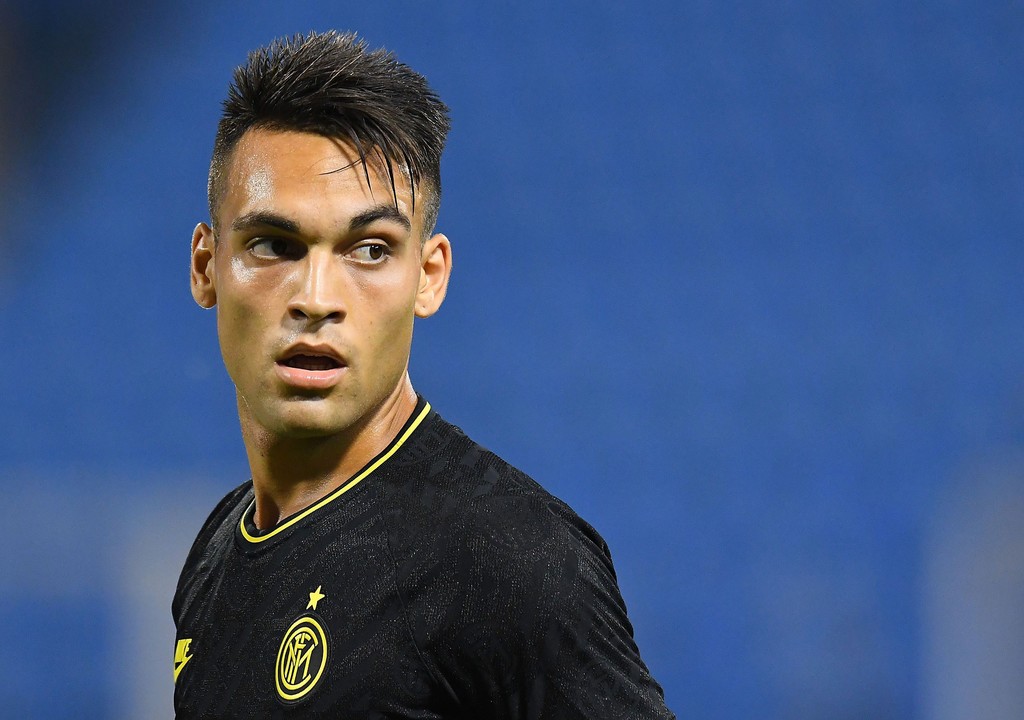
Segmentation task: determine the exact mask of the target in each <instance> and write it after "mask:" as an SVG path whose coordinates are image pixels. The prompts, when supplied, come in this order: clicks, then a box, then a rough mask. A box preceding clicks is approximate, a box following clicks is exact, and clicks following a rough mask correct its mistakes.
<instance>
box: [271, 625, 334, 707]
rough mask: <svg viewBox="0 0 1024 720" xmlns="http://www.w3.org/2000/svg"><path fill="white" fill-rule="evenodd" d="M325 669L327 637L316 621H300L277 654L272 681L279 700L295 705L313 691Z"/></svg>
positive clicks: (291, 628) (289, 633) (285, 636)
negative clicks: (275, 686)
mask: <svg viewBox="0 0 1024 720" xmlns="http://www.w3.org/2000/svg"><path fill="white" fill-rule="evenodd" d="M325 667H327V634H326V633H325V632H324V629H323V627H322V626H321V625H320V623H319V622H317V620H316V618H314V617H312V616H310V615H306V616H304V617H300V618H299V619H298V620H296V621H295V622H293V623H292V626H291V627H290V628H288V632H286V633H285V634H284V640H282V641H281V649H280V650H278V651H277V665H276V669H275V672H274V681H275V683H276V684H277V694H278V695H280V696H281V699H282V700H286V701H288V702H294V701H296V700H299V699H301V698H303V697H305V696H306V694H307V693H309V691H310V690H312V689H313V688H314V687H316V684H317V682H319V680H320V676H321V675H323V674H324V668H325Z"/></svg>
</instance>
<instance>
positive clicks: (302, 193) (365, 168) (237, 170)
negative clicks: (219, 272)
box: [219, 128, 422, 222]
mask: <svg viewBox="0 0 1024 720" xmlns="http://www.w3.org/2000/svg"><path fill="white" fill-rule="evenodd" d="M368 160H369V162H368V163H364V161H363V160H362V159H361V158H360V157H359V152H358V151H357V150H356V148H355V147H354V146H353V145H352V144H351V143H348V142H346V141H344V140H340V139H338V138H331V137H325V136H323V135H316V134H313V133H305V132H294V131H278V130H267V129H262V128H259V129H253V130H249V131H247V132H246V133H245V134H244V135H243V136H242V138H241V139H240V140H239V141H238V144H237V145H236V146H235V149H234V151H233V152H232V154H231V157H230V161H229V163H228V167H227V172H226V178H225V180H226V182H225V184H224V197H223V199H222V203H221V209H220V212H219V215H220V216H221V217H220V218H219V219H228V218H230V217H235V216H238V215H240V214H244V213H247V212H252V211H254V210H261V209H266V210H270V209H273V210H276V211H281V210H291V211H293V212H297V213H301V214H309V213H312V214H320V215H326V216H331V215H337V214H339V213H340V214H346V213H347V212H349V211H351V212H352V213H356V212H359V210H360V208H364V207H366V206H367V205H377V204H381V203H389V204H394V203H395V201H396V198H397V206H398V209H399V210H400V211H401V212H402V213H404V214H406V215H407V216H408V217H409V218H410V219H413V220H414V222H415V218H414V216H413V212H412V206H413V203H412V192H411V185H410V182H409V178H408V176H407V173H406V172H404V171H403V169H402V168H401V167H400V166H399V165H398V164H396V163H392V168H393V170H394V180H395V182H394V188H392V184H391V180H390V178H389V177H388V174H387V170H386V167H385V164H384V161H383V159H382V158H381V156H380V154H379V153H375V152H371V153H369V154H368ZM367 176H368V177H369V181H367ZM419 194H420V193H417V195H419ZM417 200H419V198H418V197H417ZM421 205H422V203H421V202H416V215H419V214H420V211H421ZM339 220H341V218H339Z"/></svg>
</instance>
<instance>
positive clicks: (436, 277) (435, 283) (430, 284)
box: [416, 234, 452, 318]
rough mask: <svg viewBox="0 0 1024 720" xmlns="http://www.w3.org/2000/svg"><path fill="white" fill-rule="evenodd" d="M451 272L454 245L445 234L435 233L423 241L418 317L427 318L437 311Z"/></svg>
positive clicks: (417, 299)
mask: <svg viewBox="0 0 1024 720" xmlns="http://www.w3.org/2000/svg"><path fill="white" fill-rule="evenodd" d="M451 274H452V245H451V243H450V242H449V241H448V238H446V237H445V236H444V235H441V234H437V235H434V236H433V237H432V238H430V239H429V240H427V241H426V242H425V243H423V254H422V263H421V265H420V284H419V288H418V289H417V292H416V317H421V318H427V317H430V316H431V315H433V314H434V313H436V312H437V310H438V308H440V307H441V303H442V302H444V296H445V293H447V291H448V279H449V278H450V277H451Z"/></svg>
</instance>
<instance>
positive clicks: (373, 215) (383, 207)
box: [231, 203, 412, 234]
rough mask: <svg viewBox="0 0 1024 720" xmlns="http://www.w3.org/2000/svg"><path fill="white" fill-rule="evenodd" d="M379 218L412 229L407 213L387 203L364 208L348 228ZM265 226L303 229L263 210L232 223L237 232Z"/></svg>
mask: <svg viewBox="0 0 1024 720" xmlns="http://www.w3.org/2000/svg"><path fill="white" fill-rule="evenodd" d="M378 220H387V221H390V222H394V223H398V224H399V225H401V226H402V227H404V228H405V229H406V230H412V221H411V220H409V218H408V217H407V216H406V215H405V213H403V212H402V211H401V210H399V209H398V208H396V207H395V206H394V205H388V204H386V203H381V204H380V205H374V206H373V207H371V208H369V209H368V210H364V211H363V212H361V213H359V214H358V215H356V216H355V217H354V218H352V219H351V220H349V222H348V229H349V231H350V232H351V231H354V230H361V229H363V228H365V227H367V226H368V225H372V224H373V223H375V222H377V221H378ZM263 227H272V228H277V229H278V230H284V231H285V232H290V233H295V234H299V233H300V231H301V228H300V226H299V224H298V223H297V222H295V221H294V220H292V219H290V218H286V217H284V216H283V215H278V214H277V213H273V212H266V211H262V210H257V211H255V212H251V213H246V214H245V215H242V216H241V217H238V218H235V221H234V222H232V223H231V229H232V230H234V231H236V232H237V231H242V230H253V229H255V228H263Z"/></svg>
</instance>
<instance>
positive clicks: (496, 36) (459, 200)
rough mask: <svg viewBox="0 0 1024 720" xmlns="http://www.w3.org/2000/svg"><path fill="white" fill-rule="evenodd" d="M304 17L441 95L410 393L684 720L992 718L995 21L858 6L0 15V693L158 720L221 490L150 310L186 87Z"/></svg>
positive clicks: (1005, 268)
mask: <svg viewBox="0 0 1024 720" xmlns="http://www.w3.org/2000/svg"><path fill="white" fill-rule="evenodd" d="M328 28H339V29H351V30H356V31H358V32H360V33H361V34H362V35H363V36H364V37H366V38H367V39H368V41H369V43H370V44H371V46H374V47H377V46H382V45H383V46H386V47H388V48H389V49H391V50H393V51H395V53H396V54H397V55H398V57H399V58H400V59H402V60H403V61H404V62H406V63H408V64H409V65H411V66H412V67H414V68H416V69H417V70H419V71H420V72H422V73H423V74H425V75H426V76H427V77H428V78H429V80H430V81H431V83H432V85H433V86H434V87H435V89H436V90H437V91H438V92H439V93H440V94H441V96H442V97H443V98H444V99H445V100H446V102H447V103H448V104H449V105H450V106H451V108H452V117H453V124H454V129H453V131H452V134H451V138H450V142H449V146H448V150H447V153H446V156H445V160H444V165H443V179H444V195H445V196H444V203H443V205H442V209H441V215H440V220H439V229H440V230H441V231H443V232H445V233H446V234H447V235H448V236H449V237H450V238H451V239H452V241H453V243H454V252H455V273H454V277H453V284H452V286H451V289H450V292H449V296H448V299H447V301H446V304H445V306H444V308H443V309H442V311H441V313H440V314H439V315H438V316H437V317H435V318H433V319H431V320H428V321H425V322H421V323H420V324H419V325H418V326H417V330H416V334H417V337H416V340H415V343H414V349H413V360H412V375H413V381H414V384H415V385H416V387H417V389H418V390H419V391H420V392H422V393H423V394H425V395H426V396H427V397H428V399H430V400H431V402H432V403H433V404H434V405H435V407H436V408H437V409H438V410H439V411H440V412H441V413H442V414H443V415H444V416H445V417H447V418H448V419H450V420H452V421H454V422H456V423H457V424H459V425H461V426H462V427H464V428H465V429H466V430H467V431H468V432H469V433H470V434H471V435H472V436H473V437H475V438H476V439H477V440H478V441H480V442H481V443H483V444H484V445H487V446H488V447H490V448H491V449H493V450H495V451H497V452H498V453H499V454H501V455H503V456H504V457H505V458H506V459H508V460H510V461H511V462H513V463H514V464H517V465H519V466H520V467H522V468H523V469H524V470H526V471H527V472H529V473H530V474H532V475H533V476H534V477H536V478H537V479H538V480H540V481H541V482H542V483H543V484H544V485H545V486H547V487H548V488H549V489H550V490H551V491H552V492H554V493H555V494H557V495H559V496H561V497H562V498H564V499H565V500H567V501H568V502H569V503H570V504H571V505H573V507H575V508H576V510H577V511H578V512H580V514H582V515H583V516H584V517H585V518H587V519H588V520H589V521H590V522H591V523H592V524H594V525H595V526H596V527H597V528H598V529H599V531H600V532H601V533H602V534H603V535H604V537H605V538H606V540H607V541H608V543H609V545H610V547H611V549H612V553H613V557H614V559H615V561H616V566H617V569H618V573H619V579H620V584H621V587H622V591H623V594H624V596H625V599H626V602H627V605H628V607H629V611H630V614H631V617H632V618H633V620H634V624H635V627H636V635H637V639H638V643H639V645H640V647H641V650H642V653H643V656H644V658H645V660H646V661H647V663H648V665H649V666H650V668H651V670H652V672H653V674H654V675H655V677H656V678H657V679H658V680H659V681H660V682H661V683H662V685H663V686H664V688H665V693H666V698H667V700H668V702H669V705H670V706H671V707H672V708H673V709H674V710H675V711H676V712H677V713H679V715H680V717H701V718H743V717H760V718H769V719H771V718H830V719H839V720H841V719H842V718H868V717H870V718H926V717H928V718H944V717H960V716H962V717H968V716H969V717H983V716H986V715H985V713H984V708H989V707H994V708H995V709H994V710H992V712H993V713H995V714H994V715H993V717H996V716H1002V717H1013V716H1014V715H1013V713H1012V712H1011V714H1005V715H1000V713H1002V712H1006V708H1011V709H1017V710H1019V709H1020V708H1024V700H1022V699H1021V691H1019V690H1013V689H1010V688H1008V687H1006V686H1004V685H1002V684H1000V683H998V682H995V681H991V682H989V681H986V679H985V678H986V677H987V676H986V674H985V670H984V663H985V662H986V661H987V662H990V663H996V662H997V660H998V663H999V665H1000V667H1004V668H1005V667H1007V666H1008V667H1009V668H1011V669H1012V670H1013V672H1015V673H1016V677H1017V678H1018V682H1017V685H1019V684H1020V683H1019V678H1020V677H1021V676H1022V675H1021V673H1024V648H1022V646H1024V639H1021V640H1020V641H1010V640H1005V639H1003V638H1002V636H1004V635H1006V636H1014V635H1013V633H1014V632H1017V630H1016V629H1015V628H1020V621H1017V624H1016V625H1013V624H1012V617H1013V616H1014V615H1015V614H1016V615H1021V614H1024V613H1022V612H1021V611H1022V610H1024V606H1022V605H1021V604H1020V602H1019V600H1024V593H1022V592H1021V590H1020V588H1021V587H1024V581H1022V582H1020V583H1018V582H1016V581H1015V580H1014V579H1015V578H1024V574H1015V573H1017V572H1018V570H1017V569H1018V568H1020V567H1024V559H1022V558H1024V552H1022V548H1024V538H1022V534H1024V530H1017V529H1015V528H1017V527H1024V522H1022V523H1020V524H1019V525H1018V524H1017V522H1016V518H1017V517H1018V516H1017V515H1013V514H1012V513H1011V515H1010V516H1007V517H1010V519H1009V520H1006V521H1005V522H1004V524H1003V525H999V523H998V522H997V521H996V520H993V518H994V517H996V515H998V512H1002V511H1001V510H999V509H1000V508H1006V507H1010V508H1016V507H1017V506H1018V504H1019V503H1018V500H1019V499H1020V497H1021V496H1022V495H1024V491H1022V490H1021V478H1022V477H1024V473H1022V472H1020V468H1021V467H1022V464H1021V462H1020V460H1019V455H1018V452H1019V448H1020V447H1021V441H1022V431H1024V382H1022V373H1021V369H1022V360H1021V358H1024V288H1022V283H1021V282H1020V277H1021V268H1022V261H1024V245H1022V243H1021V237H1020V235H1021V233H1020V229H1021V226H1022V221H1024V196H1022V179H1024V165H1022V163H1024V133H1022V127H1024V125H1022V120H1024V117H1022V113H1024V83H1022V81H1021V70H1022V67H1024V65H1022V60H1024V9H1022V6H1021V5H1020V4H1019V3H981V2H952V1H951V2H907V3H895V2H878V1H870V0H869V1H867V2H861V3H850V4H831V3H829V4H823V3H815V2H810V1H809V0H794V1H792V2H772V3H767V2H766V3H742V2H741V3H728V2H726V3H721V2H714V3H713V2H692V3H670V2H647V3H633V4H626V3H617V2H609V1H603V2H581V1H573V2H561V3H541V2H532V1H531V2H516V3H507V2H496V3H486V4H485V3H469V2H466V3H457V2H432V3H425V2H413V1H411V0H410V1H405V0H395V1H394V2H382V3H375V4H355V3H338V2H330V3H328V2H308V3H294V4H292V3H287V4H286V3H271V2H208V1H207V2H199V1H198V0H192V1H187V2H178V3H174V4H171V3H148V4H140V5H139V6H138V7H133V8H131V9H126V8H125V7H122V5H121V4H120V3H115V2H113V1H112V0H107V1H106V2H103V1H101V2H94V3H91V4H89V5H88V7H86V5H85V4H81V3H70V2H64V1H62V0H42V1H40V0H35V1H34V2H28V1H27V0H15V2H13V4H11V3H10V2H8V4H7V5H5V6H3V7H2V8H0V66H2V69H0V83H2V84H0V92H2V95H0V105H2V106H3V110H0V132H2V133H3V137H2V138H0V139H2V145H3V146H4V149H3V150H2V151H0V189H2V195H0V197H2V198H3V201H2V202H0V222H2V227H3V228H4V230H3V232H2V233H0V368H2V369H3V372H2V373H0V403H2V404H0V407H2V408H3V418H4V420H3V428H4V432H3V433H2V434H0V483H2V485H0V487H3V488H4V491H5V494H6V495H7V502H6V503H5V508H4V510H3V514H2V515H0V518H2V520H3V524H4V526H5V527H6V528H7V532H8V541H7V548H8V549H7V550H6V551H5V553H4V556H5V557H4V559H3V560H0V637H2V638H3V642H2V643H0V707H3V708H8V709H12V710H11V712H13V714H12V715H10V716H11V717H26V718H35V717H38V718H59V717H75V718H107V717H157V716H169V715H170V714H171V713H170V705H169V702H170V701H169V697H170V680H171V671H170V669H171V658H172V654H173V628H172V627H171V624H170V619H169V603H170V593H171V591H172V589H173V584H174V581H175V579H176V573H177V570H178V566H179V565H180V563H181V561H182V560H183V558H184V554H185V552H186V551H187V549H188V545H189V543H190V541H191V538H192V536H193V535H194V533H195V531H196V530H197V528H198V526H199V524H200V523H201V522H202V519H203V518H204V517H205V514H206V512H207V511H208V510H209V508H210V507H212V504H213V503H214V502H215V500H216V499H217V498H219V497H220V495H222V494H223V493H224V492H226V491H227V490H228V489H229V488H231V487H234V486H235V485H237V484H238V483H239V482H241V481H242V480H244V479H245V478H246V477H247V468H246V464H245V458H244V454H243V448H242V445H241V440H240V436H239V431H238V423H237V416H236V410H235V406H234V394H233V388H232V386H231V384H230V381H229V380H228V378H227V375H226V373H225V372H224V370H223V367H222V365H221V362H220V357H219V351H218V347H217V342H216V337H215V327H214V316H213V314H211V313H206V312H203V311H201V310H200V309H199V308H198V307H196V306H195V305H194V304H193V302H192V300H191V297H190V295H189V292H188V288H187V269H188V248H189V239H190V234H191V230H192V228H193V226H194V225H195V223H196V222H198V221H200V220H205V219H206V197H205V188H206V172H207V165H208V161H209V154H210V150H211V148H212V139H213V132H214V129H215V124H216V120H217V117H218V114H219V103H220V100H221V98H222V96H223V94H224V92H225V89H226V86H227V82H228V79H229V76H230V72H231V70H232V68H233V67H234V66H235V65H237V64H239V63H241V62H242V61H243V60H244V57H245V54H246V52H247V51H248V50H250V49H252V48H254V47H256V46H258V45H261V44H264V43H266V42H267V41H269V40H270V39H272V38H273V37H275V36H278V35H283V34H291V33H294V32H303V31H307V30H310V29H328ZM979 498H981V499H979ZM972 502H973V503H974V504H973V505H970V503H972ZM965 504H966V505H970V507H971V508H974V511H973V514H972V513H971V512H967V511H966V510H964V507H965ZM1007 512H1010V511H1007ZM1014 512H1016V511H1014ZM993 513H995V514H996V515H994V514H993ZM999 517H1003V516H1002V515H999ZM1020 517H1024V513H1021V514H1020ZM964 518H966V519H964ZM996 525H998V526H999V527H1004V526H1005V528H1006V531H1005V532H1004V533H1002V534H1000V535H999V536H998V538H996V539H995V540H993V539H992V538H991V537H990V536H991V535H992V533H988V534H986V532H987V530H986V529H987V528H991V527H994V526H996ZM954 531H955V532H954ZM956 533H960V534H956ZM951 537H956V538H959V539H958V540H957V541H956V542H949V541H948V540H949V538H951ZM993 557H995V558H1002V559H1004V560H1005V562H1004V564H1003V565H1002V566H999V567H996V568H995V569H994V570H993V572H992V573H991V577H990V576H989V575H986V576H985V577H984V578H981V579H978V578H975V579H974V580H965V579H964V578H965V577H966V576H965V575H963V573H969V572H972V571H973V570H972V568H977V567H978V564H977V562H976V560H977V559H979V558H993ZM960 570H963V573H961V574H959V575H958V574H957V573H958V572H960ZM972 577H973V576H972ZM986 578H987V579H986ZM1014 593H1017V594H1016V595H1015V594H1014ZM993 599H997V600H998V599H1001V600H1003V601H1005V602H1003V604H1002V605H999V607H1004V606H1005V607H1004V614H1005V616H1006V618H1007V620H1006V622H1009V623H1011V624H1009V625H1000V624H999V623H1000V622H1002V621H1001V620H1000V618H1002V617H1003V616H1001V615H998V612H996V611H992V610H991V605H992V601H993ZM986 602H988V603H989V604H988V605H986V604H985V603H986ZM997 604H998V603H997ZM978 608H983V609H984V608H988V609H987V610H985V611H984V612H982V611H981V610H979V609H978ZM971 612H974V613H975V615H971ZM993 612H995V613H996V614H995V615H993ZM993 617H995V618H996V620H991V618H993ZM971 618H974V619H975V620H977V621H978V622H977V623H976V622H974V621H972V620H971ZM979 618H980V619H979ZM985 618H989V620H988V621H989V622H993V623H995V627H996V631H995V632H993V633H992V637H989V636H988V635H985V634H984V633H981V634H979V633H978V632H976V629H977V627H980V626H979V625H978V623H981V622H982V620H983V619H985ZM999 628H1002V630H1003V631H1004V632H999V631H998V630H999ZM982 635H984V637H982ZM1014 637H1015V636H1014ZM986 638H987V639H986ZM1021 638H1024V635H1021ZM1000 643H1003V644H1002V645H1000ZM1007 643H1009V644H1007ZM1014 643H1016V644H1014ZM964 647H970V648H973V650H972V652H973V653H974V654H973V655H972V654H971V653H966V652H964V651H963V648H964ZM978 663H981V665H980V666H978ZM1014 663H1016V664H1014ZM979 667H981V670H979V669H978V668H979ZM972 673H974V674H973V675H972ZM976 676H977V677H976ZM971 678H974V680H972V679H971ZM979 678H980V679H979ZM986 682H988V684H986ZM979 688H985V690H984V691H982V690H980V689H979ZM1000 692H1002V693H1003V695H1002V696H1000V695H999V693H1000ZM972 693H973V694H972ZM994 697H995V698H997V699H996V700H993V698H994ZM1000 697H1003V698H1004V699H1002V700H999V699H998V698H1000ZM1007 698H1008V699H1007ZM1015 698H1016V699H1015ZM958 702H959V703H961V704H960V705H957V703H958ZM999 702H1001V703H1003V704H1002V705H998V703H999ZM1014 702H1019V703H1020V704H1018V705H1014V704H1013V703H1014ZM972 703H973V704H972ZM986 703H987V704H986ZM993 703H997V704H996V705H993ZM1006 703H1009V705H1007V704H1006ZM957 707H964V708H972V709H971V710H970V711H969V712H968V711H966V710H965V712H968V714H966V715H957V711H956V709H955V708H957ZM999 708H1002V710H1000V709H999ZM1014 711H1015V710H1014ZM4 712H5V713H6V712H7V710H5V711H4ZM1021 712H1024V710H1021ZM1016 716H1017V717H1020V716H1021V715H1020V714H1017V715H1016Z"/></svg>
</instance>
